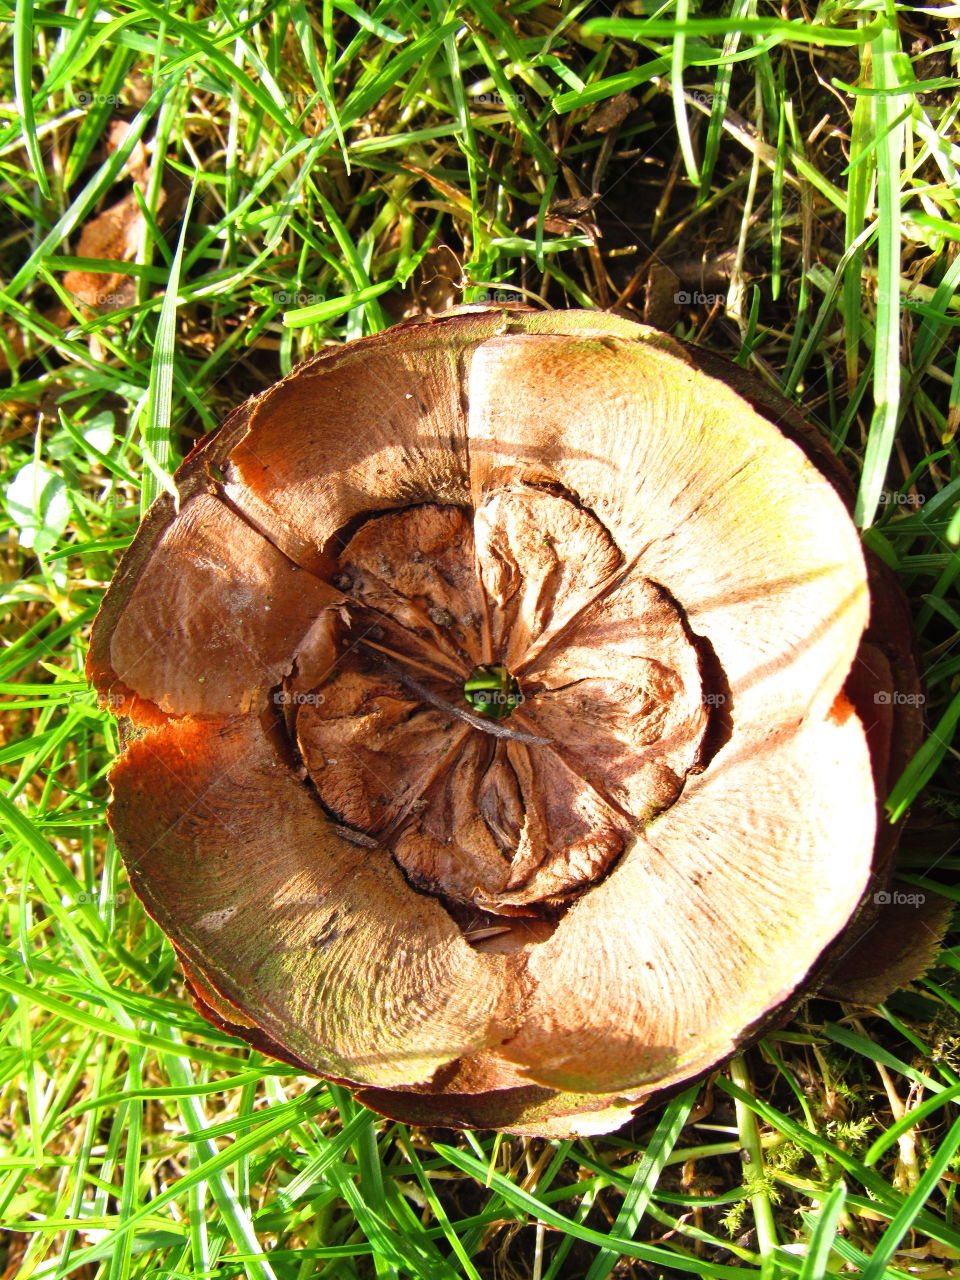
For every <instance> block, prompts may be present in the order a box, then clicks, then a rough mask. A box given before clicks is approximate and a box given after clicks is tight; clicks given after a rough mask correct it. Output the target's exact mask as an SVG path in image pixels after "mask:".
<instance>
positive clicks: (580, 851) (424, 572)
mask: <svg viewBox="0 0 960 1280" xmlns="http://www.w3.org/2000/svg"><path fill="white" fill-rule="evenodd" d="M332 581H333V584H334V585H335V586H336V587H337V589H338V590H341V591H343V593H344V596H345V600H346V603H345V605H344V606H343V607H341V608H340V609H339V610H338V611H336V622H335V624H331V625H333V626H335V630H336V634H335V635H332V636H331V637H330V651H329V655H328V657H327V659H326V660H325V663H324V664H321V665H322V666H323V667H324V671H325V678H324V679H323V680H322V681H321V682H320V683H315V684H314V687H313V691H312V693H310V694H309V695H306V694H304V695H299V696H297V697H296V698H295V699H294V703H295V706H296V715H295V732H296V737H297V742H298V746H299V750H300V754H301V756H302V758H303V760H304V763H305V765H306V768H307V771H308V773H309V775H310V777H311V779H312V781H313V783H314V785H315V787H316V791H317V795H318V797H319V799H320V801H321V803H322V804H323V805H324V807H325V808H326V809H327V811H328V812H329V813H330V815H331V816H332V817H334V818H335V819H336V820H337V821H338V822H339V823H341V824H345V825H347V826H350V827H354V828H356V829H357V830H358V831H361V832H363V833H365V834H366V835H369V836H372V837H374V838H375V839H376V840H377V841H378V842H380V843H382V844H384V845H386V846H387V847H388V848H389V849H390V850H391V851H392V853H393V855H394V857H395V859H396V860H397V862H398V863H399V864H400V866H401V867H402V868H403V870H404V872H405V873H406V875H407V876H408V878H409V879H410V881H411V882H412V883H413V884H414V885H416V887H418V888H420V889H423V890H425V891H428V892H431V893H434V894H437V895H440V896H442V897H444V898H446V899H447V900H449V901H452V902H460V903H466V904H469V905H470V906H472V907H474V908H477V909H479V910H481V911H484V912H490V913H494V914H497V915H537V914H540V915H543V914H546V915H550V914H555V912H556V911H557V910H559V909H561V908H562V907H564V906H566V905H567V904H569V903H570V902H571V901H572V900H573V899H574V898H575V897H576V896H577V895H578V894H579V893H581V892H582V891H583V890H585V889H586V888H588V887H589V886H590V885H592V884H594V883H596V882H597V880H598V879H599V878H601V877H602V876H603V875H605V874H606V873H607V871H609V869H610V868H611V867H612V865H613V864H614V862H615V861H616V859H617V858H618V857H619V856H620V854H621V853H622V852H623V851H624V849H625V848H626V847H627V845H628V844H629V843H630V841H631V839H632V838H633V837H634V836H635V835H636V834H637V833H638V832H639V831H641V830H642V829H643V828H644V827H645V826H646V825H647V824H648V823H649V822H651V821H652V820H653V819H654V818H655V817H656V815H657V814H658V813H660V812H662V811H663V810H664V809H665V808H667V807H668V806H669V805H671V804H673V803H674V801H675V800H676V798H677V796H678V795H679V794H680V791H681V790H682V788H683V785H684V783H685V780H686V777H687V775H688V774H689V773H690V772H691V771H694V770H698V769H699V766H700V762H701V756H702V752H701V748H702V744H703V741H704V736H705V732H706V729H707V725H708V720H709V717H710V699H709V698H708V697H706V696H705V694H704V689H703V685H702V676H701V666H700V659H699V656H698V651H697V648H696V646H695V645H694V643H693V641H692V638H691V636H690V635H689V632H688V628H687V626H686V622H685V619H684V617H683V615H682V611H681V610H680V609H679V607H678V606H677V604H676V603H675V602H674V601H673V600H672V599H671V598H670V597H669V596H668V595H667V594H666V593H665V592H664V591H663V590H662V589H661V588H660V587H659V586H657V584H656V583H653V582H651V581H649V580H648V579H646V578H644V577H643V576H642V575H641V574H639V573H637V572H636V571H634V570H632V569H631V567H630V565H628V563H627V562H626V558H625V556H624V555H623V554H622V552H621V551H620V549H619V548H618V547H617V545H616V543H615V542H614V540H613V538H612V537H611V536H610V534H609V533H608V531H607V530H606V528H605V527H604V526H603V525H602V524H601V522H600V521H599V520H598V519H597V517H596V516H595V515H593V513H591V512H588V511H585V510H584V509H582V508H581V507H579V506H578V505H577V504H576V502H575V501H574V500H573V499H572V498H570V497H568V496H566V495H564V494H558V493H556V492H553V491H544V490H543V489H539V488H534V487H533V486H525V485H522V484H513V485H510V486H507V487H504V488H502V489H497V490H495V491H493V492H491V493H489V494H488V495H486V496H485V498H484V500H483V501H482V502H481V504H480V505H478V507H477V508H476V509H472V508H467V507H459V506H441V505H436V504H430V505H424V506H419V507H409V508H406V509H403V510H401V511H397V512H391V513H390V514H387V515H378V516H374V517H371V518H370V519H369V520H368V521H367V522H366V523H365V524H363V525H362V526H361V527H360V528H359V529H358V530H357V531H356V532H355V533H353V534H352V536H351V537H350V538H349V539H348V540H347V541H346V542H345V545H344V547H343V549H342V551H341V553H340V556H339V563H338V566H337V572H336V574H335V575H334V576H333V579H332Z"/></svg>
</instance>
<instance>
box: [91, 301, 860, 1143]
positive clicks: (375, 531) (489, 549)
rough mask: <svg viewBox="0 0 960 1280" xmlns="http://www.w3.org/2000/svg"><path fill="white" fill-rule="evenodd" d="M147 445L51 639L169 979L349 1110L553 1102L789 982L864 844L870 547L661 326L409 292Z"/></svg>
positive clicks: (806, 978)
mask: <svg viewBox="0 0 960 1280" xmlns="http://www.w3.org/2000/svg"><path fill="white" fill-rule="evenodd" d="M177 481H178V487H179V490H180V495H181V496H180V502H179V504H178V509H175V505H174V503H173V501H172V500H171V499H170V498H168V497H163V498H161V499H159V500H158V502H157V503H156V504H155V506H154V507H153V508H152V509H151V511H150V513H149V514H148V516H147V518H146V520H145V521H144V524H143V525H142V526H141V530H140V532H139V534H138V535H137V538H136V539H135V541H134V543H133V545H132V546H131V548H130V550H129V551H128V552H127V554H126V556H125V558H124V561H123V563H122V565H121V568H120V571H119V572H118V575H117V578H116V579H115V581H114V584H113V585H112V587H111V589H110V591H109V593H108V595H107V597H106V599H105V602H104V605H103V608H102V610H101V613H100V615H99V617H98V619H97V622H96V624H95V628H94V634H93V639H92V643H91V651H90V657H89V662H88V670H89V673H90V676H91V679H92V680H93V682H94V683H95V684H96V686H97V688H98V690H100V692H101V693H104V694H107V695H109V696H110V704H111V705H112V706H113V707H114V708H115V709H116V710H117V711H118V714H120V715H121V716H123V717H124V718H125V720H124V723H125V727H126V734H125V737H126V743H127V745H126V748H125V750H124V752H123V754H122V756H121V757H120V759H119V761H118V762H117V764H116V765H115V767H114V770H113V773H112V776H111V782H112V786H113V794H114V798H113V803H112V807H111V814H110V821H111V824H112V826H113V829H114V831H115V833H116V836H117V840H118V843H119V846H120V849H121V851H122V853H123V856H124V860H125V862H126V865H127V868H128V871H129V875H130V879H131V883H132V885H133V886H134V888H135V889H136V891H137V893H138V894H139V895H140V896H141V898H142V899H143V901H144V903H145V904H146V906H147V909H148V910H149V912H150V914H151V915H152V916H153V917H154V918H155V919H156V920H157V921H158V923H159V924H160V925H161V927H162V928H163V929H164V930H165V931H166V933H167V934H168V935H169V936H170V937H171V939H172V940H173V942H174V943H175V945H176V947H177V950H178V953H179V954H180V956H181V958H182V960H183V962H184V965H185V967H186V970H187V973H188V979H189V981H190V983H191V986H192V989H193V991H194V993H195V995H196V998H197V1002H198V1006H199V1007H200V1008H201V1009H202V1010H203V1011H204V1012H205V1013H206V1014H207V1016H208V1017H210V1018H211V1019H212V1020H213V1021H215V1022H216V1023H217V1024H218V1025H220V1026H224V1027H226V1028H228V1029H229V1030H231V1031H233V1032H234V1033H236V1034H238V1035H241V1036H246V1038H247V1039H249V1040H250V1041H251V1043H254V1044H256V1045H258V1047H261V1048H265V1049H267V1050H268V1051H270V1052H274V1053H276V1054H277V1055H278V1056H280V1057H283V1058H285V1059H286V1060H288V1061H291V1062H294V1063H296V1064H298V1065H300V1066H302V1067H303V1068H304V1069H306V1070H309V1071H313V1072H316V1073H317V1074H321V1075H324V1076H328V1077H330V1078H333V1079H337V1080H341V1081H344V1082H346V1083H348V1084H350V1085H351V1086H352V1087H354V1088H355V1089H356V1090H357V1091H358V1096H359V1097H360V1098H361V1099H362V1100H364V1101H366V1102H368V1103H369V1104H370V1105H371V1106H374V1107H376V1108H378V1109H380V1110H382V1111H384V1112H385V1113H386V1114H389V1115H393V1116H396V1117H398V1118H401V1119H410V1120H411V1121H414V1122H419V1123H431V1124H440V1123H444V1124H456V1125H475V1126H479V1127H496V1128H503V1129H507V1130H510V1131H513V1132H518V1133H531V1134H544V1135H549V1136H562V1135H567V1134H577V1133H601V1132H606V1131H609V1130H611V1129H614V1128H617V1127H619V1126H620V1125H621V1124H623V1123H624V1122H625V1121H626V1120H627V1119H629V1117H630V1115H631V1114H632V1112H633V1110H634V1109H635V1108H636V1107H637V1106H638V1105H639V1104H640V1103H641V1102H643V1101H644V1100H645V1099H647V1098H649V1097H650V1096H652V1095H653V1094H654V1093H655V1092H656V1091H657V1090H659V1089H661V1088H664V1087H667V1086H670V1085H674V1084H677V1083H678V1082H681V1081H683V1080H686V1079H690V1078H693V1077H695V1076H696V1075H698V1074H700V1073H702V1072H704V1071H705V1070H707V1069H708V1068H710V1067H711V1066H712V1065H714V1064H715V1063H716V1062H718V1061H720V1060H721V1059H722V1058H724V1057H725V1056H727V1055H728V1054H730V1053H731V1052H733V1051H734V1050H735V1049H736V1048H737V1047H738V1045H739V1044H741V1043H743V1042H744V1041H745V1040H746V1039H748V1038H749V1037H750V1036H751V1035H755V1034H757V1032H758V1029H760V1028H762V1027H763V1026H765V1025H767V1024H769V1022H770V1020H771V1019H773V1018H775V1017H777V1016H778V1015H780V1014H782V1012H783V1010H784V1009H786V1008H789V1007H790V1005H791V1002H794V1001H795V1000H796V999H797V998H798V994H799V993H800V992H801V991H802V990H804V989H805V984H808V983H809V982H810V981H811V978H812V976H813V975H815V974H816V972H817V966H818V962H819V961H820V958H821V956H822V955H823V953H824V952H825V951H826V950H827V949H828V948H829V947H830V946H831V944H833V943H834V942H835V940H836V939H837V937H838V935H840V934H841V933H842V931H843V930H844V928H845V926H846V925H847V924H848V922H849V921H850V920H851V918H852V917H853V916H854V915H855V914H856V912H857V911H858V908H859V907H860V905H861V902H862V900H863V899H864V897H865V894H866V892H867V890H868V888H869V887H870V884H871V868H872V865H873V859H874V846H875V833H876V826H877V795H876V790H875V784H874V773H873V770H872V767H871V755H870V750H869V749H868V741H867V734H866V731H865V728H864V724H863V722H862V721H861V718H860V716H859V715H858V713H857V710H855V706H854V702H852V701H850V700H848V698H847V697H846V696H845V694H844V692H843V689H844V683H845V681H846V680H847V677H848V674H849V673H850V671H851V668H852V666H853V664H854V660H855V658H856V656H857V654H858V649H859V647H860V645H861V639H862V637H863V633H864V630H865V628H866V626H867V622H868V615H869V605H870V597H869V591H868V579H867V570H866V567H865V564H864V558H863V554H862V552H861V549H860V545H859V539H858V536H857V533H856V530H855V528H854V526H853V524H852V521H851V520H850V517H849V514H848V512H847V509H846V507H845V505H844V502H843V500H842V498H841V497H840V496H839V494H838V492H837V490H836V488H835V486H834V484H833V483H832V482H831V480H830V479H828V478H825V477H824V475H823V474H821V471H820V470H818V468H817V466H815V465H814V464H813V463H812V462H811V461H810V460H809V457H808V454H807V451H805V450H804V449H803V448H801V447H800V446H799V445H798V444H797V443H795V442H794V440H792V439H791V438H788V435H785V434H784V433H782V432H781V431H780V430H779V429H778V428H777V426H776V425H774V423H773V422H771V421H770V420H768V417H766V416H763V414H762V413H761V412H759V411H758V408H756V407H754V405H752V404H751V403H748V401H747V400H746V399H744V398H743V397H742V396H741V395H740V394H738V393H737V391H735V390H733V389H732V388H731V387H730V386H728V385H727V384H726V383H725V382H724V381H722V380H720V379H719V378H718V377H716V376H712V375H711V374H710V373H707V372H704V371H703V370H702V369H700V368H699V367H698V366H697V364H696V362H695V359H694V357H693V356H692V355H691V353H690V352H689V351H688V350H687V349H686V348H684V347H682V346H681V345H680V344H678V343H676V342H674V341H673V340H672V339H670V338H668V337H667V336H665V335H663V334H660V333H657V332H656V331H654V330H650V329H647V328H644V327H643V326H640V325H636V324H633V323H631V322H629V321H626V320H621V319H618V318H616V317H612V316H606V315H603V314H596V313H590V312H556V313H549V312H548V313H538V312H532V311H527V310H523V309H515V310H511V309H503V308H490V309H480V310H462V311H458V312H454V313H448V314H446V315H444V316H440V317H435V318H432V319H430V320H422V321H418V322H410V323H406V324H403V325H400V326H397V327H396V328H395V329H391V330H388V331H386V332H385V333H382V334H378V335H376V336H375V337H372V338H365V339H360V340H358V341H356V342H352V343H348V344H347V345H346V346H344V347H342V348H339V349H337V350H333V351H324V352H322V353H321V354H320V355H318V356H316V357H314V358H313V359H312V360H309V361H307V362H306V363H305V364H303V365H301V366H300V367H299V368H297V369H296V370H294V371H293V373H291V374H290V375H289V377H287V378H285V379H284V380H283V381H282V382H279V383H277V384H276V385H275V386H274V387H272V388H270V389H269V390H268V391H266V392H264V393H263V394H262V395H260V396H258V397H256V398H254V399H253V400H251V401H248V402H247V403H246V404H245V405H243V406H241V407H240V408H239V409H238V410H236V411H235V412H234V413H233V414H232V415H231V416H230V418H228V420H227V421H226V422H225V423H224V425H223V427H222V428H221V429H220V431H219V432H217V433H215V434H214V435H213V436H211V437H208V438H207V439H206V440H205V441H203V442H202V443H201V445H200V446H199V447H198V448H197V449H196V450H195V451H194V452H193V454H191V455H190V457H189V458H188V459H187V461H186V462H185V463H184V465H183V466H182V467H181V469H180V471H179V472H178V475H177ZM478 671H479V672H480V675H479V676H477V674H476V673H477V672H478ZM471 680H473V682H474V683H473V684H472V685H470V686H469V688H468V689H465V686H466V685H468V682H470V681H471ZM475 688H480V689H481V690H486V692H483V695H482V696H478V695H477V693H476V691H475ZM470 690H474V691H473V692H472V693H471V694H470V697H468V696H467V695H468V692H470ZM506 690H510V701H509V704H508V705H506V704H505V705H501V706H499V707H497V708H496V709H495V710H494V709H493V707H494V702H495V700H496V698H498V697H499V698H500V699H501V700H503V699H505V698H506V697H507V693H506V692H505V691H506ZM485 699H486V700H487V701H485ZM478 708H479V709H480V711H481V712H484V709H485V708H488V711H487V713H486V714H477V709H478ZM874 751H875V753H876V748H874Z"/></svg>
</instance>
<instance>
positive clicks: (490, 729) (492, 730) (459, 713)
mask: <svg viewBox="0 0 960 1280" xmlns="http://www.w3.org/2000/svg"><path fill="white" fill-rule="evenodd" d="M356 647H357V648H358V649H361V650H362V651H363V652H364V653H365V654H366V655H367V657H369V658H372V659H373V661H374V662H377V663H379V664H380V666H382V667H384V668H385V669H386V670H387V671H389V672H390V674H391V675H392V676H396V678H397V679H398V680H399V681H400V683H401V684H402V685H404V686H405V687H406V688H407V689H409V690H410V691H411V693H415V694H416V695H417V697H418V698H422V699H423V701H424V702H429V703H430V705H431V706H432V707H436V708H437V709H438V710H439V711H446V712H447V714H448V715H451V716H456V718H457V719H458V720H464V721H465V722H466V723H467V724H470V725H473V727H474V728H475V729H482V730H483V732H484V733H489V734H492V735H493V737H494V738H507V739H509V740H510V741H511V742H535V743H542V744H547V743H549V741H550V739H549V738H538V737H537V735H536V734H533V733H519V732H518V731H517V730H516V729H508V728H507V727H506V725H502V724H499V723H498V722H497V721H496V720H484V719H483V717H482V716H476V715H474V714H473V712H472V711H463V710H462V709H461V708H460V707H455V706H454V705H453V703H452V702H447V700H446V699H445V698H441V697H440V695H439V694H438V693H434V692H433V690H432V689H428V688H427V686H426V685H423V684H421V683H420V681H419V680H415V679H414V678H413V676H411V675H409V674H408V673H407V672H406V671H404V669H403V667H401V666H400V664H399V663H398V662H394V661H393V660H392V659H391V658H387V657H384V655H383V654H382V653H381V652H380V651H379V650H377V649H373V648H371V646H370V645H368V644H365V643H364V641H362V640H358V641H357V643H356Z"/></svg>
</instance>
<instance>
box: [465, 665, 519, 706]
mask: <svg viewBox="0 0 960 1280" xmlns="http://www.w3.org/2000/svg"><path fill="white" fill-rule="evenodd" d="M463 696H464V698H465V699H466V700H467V702H468V703H469V704H470V708H471V710H472V711H474V712H476V714H477V715H478V716H483V718H484V719H485V720H505V719H506V718H507V716H508V715H510V713H511V712H512V711H515V710H516V709H517V707H519V705H520V703H521V702H522V701H523V694H522V693H521V692H520V686H519V684H518V683H517V680H516V677H515V676H512V675H511V674H510V672H509V671H508V670H507V668H506V667H505V666H504V665H503V663H502V662H495V663H486V664H483V665H481V666H479V667H474V669H473V670H472V671H471V672H470V674H469V675H468V676H467V678H466V680H464V682H463Z"/></svg>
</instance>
